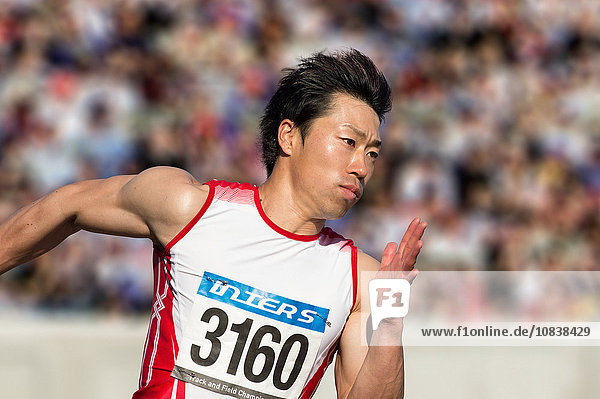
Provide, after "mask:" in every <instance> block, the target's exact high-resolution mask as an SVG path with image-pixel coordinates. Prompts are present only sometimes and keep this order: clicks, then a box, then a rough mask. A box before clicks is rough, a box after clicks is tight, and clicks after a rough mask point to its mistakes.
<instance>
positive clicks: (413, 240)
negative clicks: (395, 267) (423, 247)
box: [401, 221, 427, 263]
mask: <svg viewBox="0 0 600 399" xmlns="http://www.w3.org/2000/svg"><path fill="white" fill-rule="evenodd" d="M426 228H427V222H425V221H422V222H419V224H418V225H417V226H416V227H415V229H414V231H413V234H412V236H411V237H410V239H409V240H408V242H407V243H406V245H405V247H404V250H403V251H402V255H401V262H403V263H405V262H406V259H407V258H408V256H410V254H411V253H412V250H413V248H414V246H415V245H416V244H417V242H418V241H420V240H421V238H422V237H423V233H424V232H425V229H426Z"/></svg>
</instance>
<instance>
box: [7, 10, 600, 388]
mask: <svg viewBox="0 0 600 399" xmlns="http://www.w3.org/2000/svg"><path fill="white" fill-rule="evenodd" d="M341 47H354V48H357V49H359V50H361V51H363V52H364V53H366V54H367V55H369V56H370V57H371V58H372V59H373V60H374V61H375V62H376V64H377V65H378V66H379V67H380V68H381V69H382V70H383V72H384V74H385V75H386V77H387V79H388V81H389V83H390V85H391V87H392V88H393V96H394V107H393V110H392V112H391V113H390V114H389V115H388V117H387V121H386V123H385V124H384V125H383V127H382V138H383V141H384V146H383V151H382V154H381V157H380V158H379V160H378V161H377V167H376V173H375V176H374V178H373V179H372V180H371V182H370V183H369V185H368V187H367V190H366V192H365V196H364V198H363V199H362V200H361V202H359V204H358V205H357V206H356V207H355V208H354V209H353V210H351V212H350V213H349V214H348V215H346V216H345V217H344V218H343V219H341V220H339V221H334V222H332V223H330V225H331V226H332V227H334V228H335V229H336V230H337V231H338V232H340V233H341V234H343V235H344V236H346V237H350V238H352V239H354V241H355V242H356V243H357V245H358V246H359V247H361V248H362V249H363V250H364V251H365V252H367V253H370V254H371V255H373V256H375V257H380V255H381V252H382V250H383V247H384V245H385V243H386V242H387V241H390V240H398V239H399V238H400V237H401V236H402V233H403V232H404V229H405V228H406V226H407V224H408V222H409V221H410V219H411V218H412V217H414V216H421V217H423V218H425V219H426V220H427V221H428V222H429V228H428V231H427V233H426V245H425V247H424V250H423V252H422V254H421V257H420V262H419V264H420V268H421V269H423V270H482V271H487V270H490V271H496V270H499V271H516V270H552V271H557V270H561V271H577V270H586V271H593V270H599V268H600V207H599V204H600V129H599V126H600V124H599V122H600V113H599V112H597V110H598V108H599V107H600V62H599V61H600V51H599V50H600V3H597V2H593V1H580V2H578V1H567V0H544V1H533V0H529V1H527V0H503V1H494V0H477V1H475V0H420V1H411V0H360V1H359V0H348V1H341V0H302V1H292V0H282V1H273V0H271V1H259V0H244V1H242V0H219V1H217V0H214V1H209V0H175V1H158V0H154V1H153V0H130V1H116V0H111V1H107V0H73V1H68V2H65V1H60V0H46V1H41V0H21V1H16V0H14V1H8V0H2V1H0V222H1V221H3V220H5V219H7V218H8V217H9V216H10V215H11V214H12V213H14V212H15V211H16V210H18V209H19V208H20V207H22V206H24V205H26V204H28V203H29V202H32V201H34V200H35V199H37V198H39V197H40V196H43V195H45V194H47V193H48V192H50V191H52V190H53V189H54V188H56V187H59V186H61V185H64V184H68V183H71V182H74V181H78V180H82V179H91V178H104V177H108V176H112V175H115V174H135V173H138V172H140V171H141V170H143V169H145V168H148V167H151V166H156V165H171V166H176V167H181V168H184V169H186V170H188V171H190V172H191V173H192V174H193V175H194V176H195V177H196V178H197V179H198V180H200V181H206V180H210V179H213V178H218V179H229V180H233V181H247V182H251V183H255V184H260V183H261V182H262V181H264V179H265V172H264V171H263V168H262V165H261V161H260V153H259V151H258V147H257V145H256V134H257V131H258V121H259V118H260V116H261V114H262V110H263V108H264V106H265V104H266V102H267V101H268V99H269V97H270V95H271V94H272V93H273V92H274V89H275V85H276V83H277V81H278V79H279V78H280V77H281V69H282V68H284V67H286V66H291V65H294V64H296V63H297V61H298V58H299V57H301V56H308V55H310V54H311V53H313V52H315V51H320V50H325V49H329V50H333V49H337V48H341ZM0 245H1V243H0ZM150 264H151V245H150V243H149V242H146V241H144V240H133V239H123V238H110V237H103V236H99V235H94V234H90V233H78V234H76V235H75V236H73V237H71V238H69V239H68V240H67V242H65V243H64V244H63V245H61V246H59V247H58V248H56V249H55V250H53V251H52V252H50V253H48V254H47V255H44V256H42V257H40V258H39V259H37V260H35V261H33V262H30V263H28V264H26V265H23V266H21V267H19V268H16V269H14V270H12V271H11V272H9V273H7V274H5V275H3V276H2V277H1V278H0V320H7V318H13V317H16V318H17V320H22V318H23V317H26V318H28V320H29V319H34V320H39V319H41V320H45V319H46V318H48V317H50V318H53V317H54V316H48V315H57V314H59V315H60V317H66V318H67V319H68V320H73V318H76V319H77V320H81V318H82V317H83V318H84V320H86V319H85V318H87V317H90V315H94V317H100V318H107V319H110V320H131V319H132V318H134V319H135V318H136V317H140V318H141V319H142V320H145V319H146V318H147V316H148V314H149V311H150V307H151V300H152V276H151V266H150ZM10 320H12V319H10ZM53 320H55V318H54V319H53ZM129 322H130V321H128V323H129ZM1 323H2V325H3V327H5V326H7V328H8V329H10V328H11V327H10V326H11V325H13V324H14V323H13V322H12V321H11V322H10V323H8V322H5V321H2V322H1ZM34 323H38V322H37V321H36V322H34ZM142 323H144V321H142ZM84 324H85V323H84ZM136 325H137V324H136ZM36 326H38V325H37V324H34V327H32V328H33V329H34V330H35V329H37V328H38V327H36ZM7 328H2V330H4V331H6V330H7ZM23 328H25V329H27V328H28V327H23ZM17 330H18V329H17ZM59 335H60V334H59ZM7 339H8V338H7ZM140 340H141V341H143V332H142V335H141V338H140ZM134 341H135V342H137V341H136V340H134ZM142 345H143V342H139V348H135V351H134V353H135V356H139V357H138V358H135V361H134V364H135V363H136V362H138V359H139V358H141V348H142ZM464 350H467V349H464ZM537 350H539V348H537ZM407 353H408V352H407ZM473 353H477V352H473ZM569 353H572V352H569ZM422 355H423V357H421V358H420V359H426V358H427V357H426V356H427V354H426V353H423V354H422ZM433 358H436V359H437V358H439V356H436V355H434V357H433ZM529 358H531V356H529V355H526V356H523V359H529ZM543 363H544V364H547V362H546V361H544V362H543ZM136 367H137V366H136ZM407 370H408V372H412V373H414V371H410V369H409V368H408V366H407ZM134 372H135V373H137V369H135V370H134ZM441 374H444V373H441ZM517 375H522V373H517ZM415 378H418V377H415ZM467 381H468V380H467ZM465 384H468V382H465ZM458 386H460V384H458ZM134 387H135V383H133V384H132V387H131V390H133V388H134ZM481 389H483V388H481ZM490 389H491V388H490ZM477 392H479V393H477V395H480V396H475V397H493V396H490V395H491V394H489V393H486V394H485V395H483V396H481V395H482V393H481V392H483V391H481V390H480V391H477ZM445 394H446V395H448V392H447V391H446V392H445ZM23 395H25V394H21V396H18V395H17V396H14V397H29V396H23ZM450 395H451V396H450V397H458V396H452V394H450ZM461 395H462V396H461V397H469V396H468V395H467V396H465V395H466V394H465V393H464V392H463V391H461ZM486 395H487V396H486ZM84 396H85V397H91V396H89V395H80V396H79V397H84ZM109 396H110V395H109ZM58 397H66V396H58ZM102 397H107V396H106V395H105V396H102ZM421 397H423V396H421ZM517 397H519V396H517ZM529 397H532V396H529ZM539 397H550V396H547V394H546V395H545V396H539ZM575 397H584V396H577V395H576V396H575ZM590 397H592V396H590Z"/></svg>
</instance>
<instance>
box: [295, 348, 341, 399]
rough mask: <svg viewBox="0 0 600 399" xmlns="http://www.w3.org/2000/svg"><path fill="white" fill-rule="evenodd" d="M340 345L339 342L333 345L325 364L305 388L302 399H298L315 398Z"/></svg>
mask: <svg viewBox="0 0 600 399" xmlns="http://www.w3.org/2000/svg"><path fill="white" fill-rule="evenodd" d="M338 343H339V340H338V341H337V342H335V343H334V344H333V345H331V348H329V351H328V352H327V356H325V359H323V362H322V363H321V365H320V366H319V368H318V369H317V371H316V372H315V374H314V375H313V376H312V378H311V379H310V380H309V381H308V384H306V385H305V386H304V389H303V390H302V393H301V394H300V397H299V398H298V399H308V398H311V397H312V396H313V394H314V393H315V390H316V389H317V387H318V386H319V382H321V378H323V374H325V370H326V369H327V366H329V365H330V364H331V362H332V360H333V355H334V354H335V352H336V350H337V346H338Z"/></svg>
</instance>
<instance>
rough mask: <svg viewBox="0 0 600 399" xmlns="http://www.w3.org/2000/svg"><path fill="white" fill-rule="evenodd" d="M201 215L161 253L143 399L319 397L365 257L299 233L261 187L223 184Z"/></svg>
mask: <svg viewBox="0 0 600 399" xmlns="http://www.w3.org/2000/svg"><path fill="white" fill-rule="evenodd" d="M206 184H207V185H208V186H209V195H208V198H207V200H206V202H205V204H204V206H203V207H202V209H201V210H200V211H199V212H198V214H197V215H196V216H195V217H194V218H193V219H192V220H191V221H190V222H189V223H188V225H187V226H185V228H184V229H183V230H182V231H181V232H180V233H179V234H178V235H177V236H176V237H175V238H173V240H172V241H171V242H170V243H169V244H168V245H167V246H166V247H165V249H164V250H160V249H158V248H157V249H155V255H154V264H155V268H154V277H155V297H154V306H153V312H152V316H151V319H150V328H149V331H148V337H147V340H146V345H145V348H144V359H143V365H142V373H141V376H140V390H138V391H137V392H136V393H135V394H134V398H136V399H140V398H152V399H155V398H158V397H160V398H163V397H164V398H174V399H177V398H186V399H189V398H193V399H196V398H223V397H236V398H255V399H259V398H264V399H274V398H298V397H299V398H310V397H311V396H312V394H313V393H314V391H315V389H316V387H317V385H318V383H319V381H320V379H321V377H322V376H323V373H324V371H325V369H326V367H327V366H328V365H329V363H330V362H331V360H332V358H333V355H334V353H335V350H336V349H337V344H338V339H339V337H340V335H341V332H342V329H343V327H344V324H345V322H346V319H347V317H348V316H349V314H350V311H351V309H352V307H353V305H354V301H355V298H356V277H357V276H356V259H357V250H356V247H355V246H354V245H353V243H352V241H351V240H347V239H345V238H343V237H342V236H340V235H338V234H336V233H335V232H333V231H332V230H331V229H330V228H327V227H326V228H324V229H323V230H322V231H321V232H320V233H319V234H316V235H309V236H307V235H298V234H293V233H290V232H288V231H285V230H283V229H282V228H280V227H279V226H277V225H275V223H273V222H272V221H271V220H270V219H269V218H268V217H267V216H266V215H265V213H264V211H263V209H262V206H261V203H260V198H259V195H258V188H257V187H256V186H252V185H250V184H247V183H244V184H239V183H229V182H225V181H218V180H213V181H211V182H208V183H206Z"/></svg>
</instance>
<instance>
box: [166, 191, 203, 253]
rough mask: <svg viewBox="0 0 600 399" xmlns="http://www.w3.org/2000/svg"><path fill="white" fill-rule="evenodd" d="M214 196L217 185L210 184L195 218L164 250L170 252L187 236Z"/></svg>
mask: <svg viewBox="0 0 600 399" xmlns="http://www.w3.org/2000/svg"><path fill="white" fill-rule="evenodd" d="M211 183H212V182H211ZM214 196H215V186H214V185H212V184H208V197H206V201H204V204H203V205H202V208H200V210H199V211H198V213H197V214H196V216H194V218H193V219H192V220H190V221H189V223H188V224H187V225H185V227H184V228H183V229H181V231H180V232H179V233H177V235H176V236H175V237H173V239H172V240H171V241H169V243H168V244H167V246H166V247H165V250H164V252H168V251H169V250H170V249H171V248H173V245H175V244H177V242H178V241H179V240H181V239H182V238H183V236H185V235H186V234H187V233H188V232H189V231H190V230H191V229H192V227H194V225H195V224H196V223H198V220H200V218H201V217H202V215H204V213H205V212H206V210H207V209H208V207H209V206H210V204H211V202H212V200H213V197H214Z"/></svg>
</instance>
